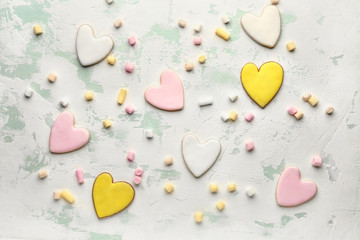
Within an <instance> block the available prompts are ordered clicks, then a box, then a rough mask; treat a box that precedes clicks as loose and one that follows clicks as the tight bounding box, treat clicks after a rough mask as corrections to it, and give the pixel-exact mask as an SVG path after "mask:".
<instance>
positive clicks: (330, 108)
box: [325, 107, 335, 115]
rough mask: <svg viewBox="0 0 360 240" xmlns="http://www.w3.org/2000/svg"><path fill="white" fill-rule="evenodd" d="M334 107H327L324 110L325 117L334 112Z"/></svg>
mask: <svg viewBox="0 0 360 240" xmlns="http://www.w3.org/2000/svg"><path fill="white" fill-rule="evenodd" d="M334 110H335V109H334V107H328V108H326V110H325V112H326V114H327V115H331V114H332V113H333V112H334Z"/></svg>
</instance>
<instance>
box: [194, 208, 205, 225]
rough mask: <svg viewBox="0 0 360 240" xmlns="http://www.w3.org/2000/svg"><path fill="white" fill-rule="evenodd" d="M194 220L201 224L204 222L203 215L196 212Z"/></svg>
mask: <svg viewBox="0 0 360 240" xmlns="http://www.w3.org/2000/svg"><path fill="white" fill-rule="evenodd" d="M194 220H195V222H197V223H201V222H202V221H203V213H202V212H200V211H199V212H196V213H195V214H194Z"/></svg>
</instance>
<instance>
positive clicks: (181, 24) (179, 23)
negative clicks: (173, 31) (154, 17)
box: [178, 19, 186, 28]
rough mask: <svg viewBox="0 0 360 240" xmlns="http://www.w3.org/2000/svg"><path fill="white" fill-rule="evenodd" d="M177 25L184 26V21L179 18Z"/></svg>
mask: <svg viewBox="0 0 360 240" xmlns="http://www.w3.org/2000/svg"><path fill="white" fill-rule="evenodd" d="M178 25H179V27H181V28H184V27H186V21H185V20H183V19H180V20H179V22H178Z"/></svg>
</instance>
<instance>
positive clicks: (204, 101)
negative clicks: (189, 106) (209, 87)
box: [198, 96, 213, 107]
mask: <svg viewBox="0 0 360 240" xmlns="http://www.w3.org/2000/svg"><path fill="white" fill-rule="evenodd" d="M198 103H199V106H200V107H204V106H208V105H212V104H213V97H211V96H204V97H201V98H199V100H198Z"/></svg>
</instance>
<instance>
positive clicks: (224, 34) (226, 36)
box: [215, 28, 230, 41]
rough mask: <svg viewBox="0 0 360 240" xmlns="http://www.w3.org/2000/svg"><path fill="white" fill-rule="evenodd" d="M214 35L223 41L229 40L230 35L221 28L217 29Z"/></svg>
mask: <svg viewBox="0 0 360 240" xmlns="http://www.w3.org/2000/svg"><path fill="white" fill-rule="evenodd" d="M215 34H216V35H218V36H219V37H221V38H222V39H224V40H225V41H227V40H229V39H230V33H228V32H227V31H225V30H224V29H222V28H217V29H216V31H215Z"/></svg>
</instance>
